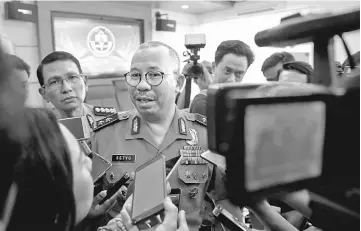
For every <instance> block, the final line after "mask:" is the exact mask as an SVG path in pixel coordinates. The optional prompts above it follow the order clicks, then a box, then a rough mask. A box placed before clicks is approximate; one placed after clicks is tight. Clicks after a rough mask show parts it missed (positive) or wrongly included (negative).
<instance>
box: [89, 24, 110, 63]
mask: <svg viewBox="0 0 361 231" xmlns="http://www.w3.org/2000/svg"><path fill="white" fill-rule="evenodd" d="M87 44H88V48H89V50H90V51H91V52H92V53H93V54H94V55H95V56H100V57H104V56H108V55H110V53H112V51H113V50H114V48H115V37H114V35H113V33H112V32H111V31H110V30H109V29H108V28H106V27H104V26H96V27H94V28H93V29H91V31H90V32H89V33H88V37H87Z"/></svg>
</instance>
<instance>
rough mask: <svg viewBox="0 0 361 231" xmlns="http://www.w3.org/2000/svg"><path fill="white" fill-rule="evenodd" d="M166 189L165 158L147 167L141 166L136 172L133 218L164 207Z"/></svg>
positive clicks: (158, 158)
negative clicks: (161, 206)
mask: <svg viewBox="0 0 361 231" xmlns="http://www.w3.org/2000/svg"><path fill="white" fill-rule="evenodd" d="M165 187H166V186H165V159H164V157H157V158H156V159H155V160H152V161H150V162H149V163H147V164H146V165H145V166H140V167H139V168H138V169H137V170H136V172H135V182H134V194H133V196H134V197H133V208H132V218H133V219H135V218H137V217H138V216H140V215H142V214H144V213H147V212H150V210H152V209H154V208H156V207H158V206H160V205H162V204H163V200H164V198H165V194H166V189H165ZM150 215H151V214H150Z"/></svg>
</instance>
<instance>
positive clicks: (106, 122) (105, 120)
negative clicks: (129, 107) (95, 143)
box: [93, 113, 119, 131]
mask: <svg viewBox="0 0 361 231" xmlns="http://www.w3.org/2000/svg"><path fill="white" fill-rule="evenodd" d="M118 120H119V117H118V113H116V114H112V115H110V116H108V117H105V118H103V119H101V120H98V121H96V122H95V123H94V127H93V130H94V131H97V130H99V129H101V128H103V127H106V126H108V125H110V124H112V123H114V122H116V121H118Z"/></svg>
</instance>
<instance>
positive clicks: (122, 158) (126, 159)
mask: <svg viewBox="0 0 361 231" xmlns="http://www.w3.org/2000/svg"><path fill="white" fill-rule="evenodd" d="M135 157H136V156H135V155H120V154H113V155H112V162H123V163H135Z"/></svg>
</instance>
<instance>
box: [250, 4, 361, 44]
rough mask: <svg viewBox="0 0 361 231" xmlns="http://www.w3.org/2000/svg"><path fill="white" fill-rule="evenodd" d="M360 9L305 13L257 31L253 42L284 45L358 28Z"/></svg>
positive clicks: (311, 40) (305, 41) (331, 35)
mask: <svg viewBox="0 0 361 231" xmlns="http://www.w3.org/2000/svg"><path fill="white" fill-rule="evenodd" d="M359 28H360V10H358V11H354V12H351V13H346V14H345V13H344V14H329V13H328V14H320V15H308V16H307V15H306V16H304V17H298V18H293V19H290V20H286V21H284V22H281V24H280V25H278V26H276V27H273V28H271V29H268V30H264V31H261V32H258V33H257V34H256V36H255V39H254V40H255V42H256V44H257V46H259V47H265V46H274V47H286V46H293V45H297V44H301V43H307V42H313V41H314V40H315V39H317V38H319V37H329V38H331V37H333V36H334V35H337V34H340V33H344V32H349V31H354V30H358V29H359Z"/></svg>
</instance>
